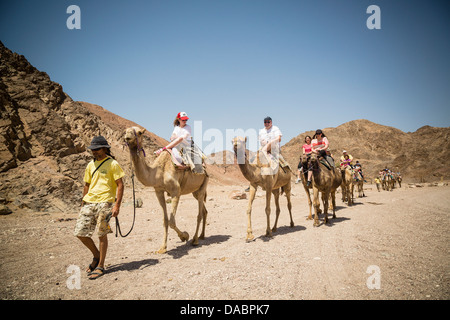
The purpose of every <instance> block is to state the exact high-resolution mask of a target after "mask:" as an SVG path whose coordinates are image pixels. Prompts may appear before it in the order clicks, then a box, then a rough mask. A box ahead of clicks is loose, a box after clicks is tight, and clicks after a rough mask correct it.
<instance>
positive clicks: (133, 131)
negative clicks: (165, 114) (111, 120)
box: [124, 127, 145, 150]
mask: <svg viewBox="0 0 450 320" xmlns="http://www.w3.org/2000/svg"><path fill="white" fill-rule="evenodd" d="M144 132H145V129H141V128H139V127H131V128H128V129H126V130H125V136H124V138H125V142H126V143H127V145H128V147H129V148H130V150H137V149H140V148H142V135H143V134H144Z"/></svg>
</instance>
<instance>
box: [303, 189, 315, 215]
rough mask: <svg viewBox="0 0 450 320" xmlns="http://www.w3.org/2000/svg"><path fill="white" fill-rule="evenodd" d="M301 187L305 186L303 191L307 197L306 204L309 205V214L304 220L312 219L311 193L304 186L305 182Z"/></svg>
mask: <svg viewBox="0 0 450 320" xmlns="http://www.w3.org/2000/svg"><path fill="white" fill-rule="evenodd" d="M303 188H305V192H306V195H307V198H308V206H309V216H308V218H306V220H312V219H313V217H312V201H311V194H310V192H309V188H308V187H307V186H306V184H305V183H303Z"/></svg>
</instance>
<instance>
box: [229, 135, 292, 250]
mask: <svg viewBox="0 0 450 320" xmlns="http://www.w3.org/2000/svg"><path fill="white" fill-rule="evenodd" d="M246 141H247V138H245V139H244V138H242V137H236V138H234V139H233V148H234V153H235V155H236V157H237V159H238V165H239V169H240V170H241V172H242V174H243V175H244V177H245V179H247V180H248V181H249V182H250V195H249V200H248V207H247V238H246V241H251V240H253V239H254V236H253V231H252V221H251V213H252V204H253V200H254V199H255V194H256V189H257V188H258V187H261V188H262V189H263V190H265V191H266V209H265V211H266V217H267V228H266V237H271V236H272V232H275V231H276V230H277V223H278V217H279V215H280V211H281V210H280V203H279V197H280V189H281V193H283V192H284V193H285V194H286V198H287V207H288V210H289V215H290V218H291V227H293V226H294V221H293V220H292V212H291V209H292V204H291V177H292V172H291V170H290V168H288V167H285V168H281V167H279V168H278V171H277V172H276V173H275V174H271V175H269V174H267V175H266V174H261V169H262V168H261V166H259V165H258V164H250V163H249V161H248V159H247V155H246V154H245V143H246ZM261 158H262V157H261ZM258 162H259V161H258ZM271 194H273V195H274V197H275V206H276V211H275V212H276V217H275V223H274V226H273V228H272V230H271V229H270V199H271Z"/></svg>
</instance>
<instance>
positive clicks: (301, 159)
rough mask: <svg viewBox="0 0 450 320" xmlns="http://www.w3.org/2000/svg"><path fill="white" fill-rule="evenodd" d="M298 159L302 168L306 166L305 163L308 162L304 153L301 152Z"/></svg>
mask: <svg viewBox="0 0 450 320" xmlns="http://www.w3.org/2000/svg"><path fill="white" fill-rule="evenodd" d="M300 161H301V163H302V165H303V168H306V167H307V163H308V157H307V156H306V155H303V154H302V155H301V156H300Z"/></svg>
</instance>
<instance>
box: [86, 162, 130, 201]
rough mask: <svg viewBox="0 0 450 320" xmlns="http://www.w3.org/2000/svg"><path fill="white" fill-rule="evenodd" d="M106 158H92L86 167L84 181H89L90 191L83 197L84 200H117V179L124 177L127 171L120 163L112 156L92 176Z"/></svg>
mask: <svg viewBox="0 0 450 320" xmlns="http://www.w3.org/2000/svg"><path fill="white" fill-rule="evenodd" d="M104 160H105V159H103V160H101V161H95V160H92V161H91V162H89V164H88V165H87V167H86V170H85V172H84V182H86V183H89V191H88V193H86V195H85V196H84V197H83V201H85V202H90V203H100V202H114V201H115V198H116V190H117V184H116V180H118V179H120V178H122V177H123V176H124V175H125V173H124V172H123V170H122V168H121V167H120V165H119V163H118V162H117V161H116V160H114V159H112V158H111V159H110V160H108V161H106V162H105V163H104V164H102V166H101V167H100V168H99V169H98V170H97V171H96V172H95V174H94V176H92V173H93V172H94V170H95V168H97V167H98V166H99V165H100V163H102V162H103V161H104Z"/></svg>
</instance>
